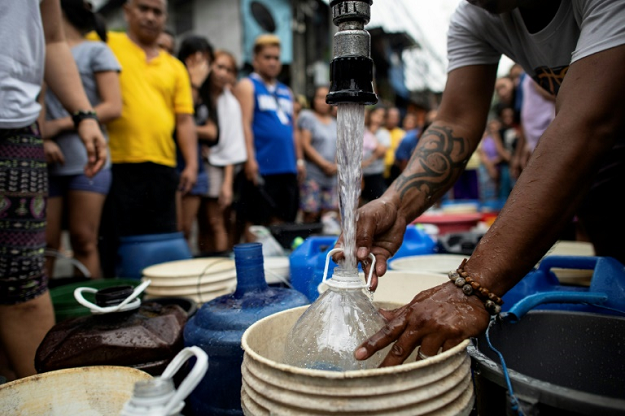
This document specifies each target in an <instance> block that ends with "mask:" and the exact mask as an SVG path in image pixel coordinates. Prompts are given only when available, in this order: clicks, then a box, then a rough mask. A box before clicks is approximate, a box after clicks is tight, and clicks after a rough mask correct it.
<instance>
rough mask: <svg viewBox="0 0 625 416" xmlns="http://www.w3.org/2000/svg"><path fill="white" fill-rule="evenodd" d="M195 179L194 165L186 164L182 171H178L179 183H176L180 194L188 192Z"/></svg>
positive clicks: (195, 168)
mask: <svg viewBox="0 0 625 416" xmlns="http://www.w3.org/2000/svg"><path fill="white" fill-rule="evenodd" d="M196 181H197V166H195V165H187V166H186V167H185V168H184V169H183V171H182V172H181V173H180V184H179V185H178V190H179V191H180V192H182V194H183V195H184V194H186V193H188V192H189V191H190V190H191V188H193V186H194V185H195V182H196Z"/></svg>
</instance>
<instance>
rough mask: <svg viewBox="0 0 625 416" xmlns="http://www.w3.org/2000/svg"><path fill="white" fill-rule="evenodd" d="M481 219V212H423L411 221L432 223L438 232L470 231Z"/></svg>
mask: <svg viewBox="0 0 625 416" xmlns="http://www.w3.org/2000/svg"><path fill="white" fill-rule="evenodd" d="M481 219H482V214H479V213H471V214H445V213H443V214H423V215H421V216H420V217H418V218H417V219H416V220H414V222H413V223H415V224H416V223H421V224H434V225H436V226H437V227H438V229H439V234H441V235H442V234H448V233H455V232H462V231H470V230H471V229H472V228H473V227H475V226H476V225H477V223H478V222H479V221H480V220H481Z"/></svg>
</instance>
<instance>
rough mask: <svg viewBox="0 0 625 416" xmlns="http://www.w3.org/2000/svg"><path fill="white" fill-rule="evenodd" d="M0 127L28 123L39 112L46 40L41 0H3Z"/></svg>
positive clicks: (0, 15) (0, 11)
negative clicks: (38, 97) (38, 100)
mask: <svg viewBox="0 0 625 416" xmlns="http://www.w3.org/2000/svg"><path fill="white" fill-rule="evenodd" d="M0 39H2V50H1V51H0V129H9V128H20V127H26V126H28V125H30V124H31V123H33V122H34V121H35V120H36V119H37V116H38V115H39V110H40V109H41V106H40V105H39V103H37V96H38V95H39V92H40V91H41V83H42V82H43V69H44V60H45V49H46V44H45V40H44V36H43V25H42V22H41V12H40V10H39V0H19V1H0Z"/></svg>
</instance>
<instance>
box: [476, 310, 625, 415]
mask: <svg viewBox="0 0 625 416" xmlns="http://www.w3.org/2000/svg"><path fill="white" fill-rule="evenodd" d="M489 337H490V341H491V343H492V345H493V347H495V348H496V349H497V350H499V352H500V353H501V354H502V355H503V357H504V359H505V362H506V366H507V368H508V374H509V377H510V380H511V384H512V388H513V390H514V394H515V396H516V397H517V398H518V399H519V402H520V405H521V406H520V407H521V410H522V411H523V414H524V415H541V416H543V415H602V416H604V415H625V318H623V317H617V316H608V315H599V314H593V313H584V312H571V311H551V310H542V311H531V312H529V313H528V314H526V315H524V316H523V317H522V318H521V320H520V321H518V322H517V323H512V322H510V321H509V320H506V319H503V320H499V321H498V322H496V323H495V324H493V325H492V326H491V328H490V330H489ZM469 354H470V355H471V358H472V365H473V370H474V378H475V383H476V394H477V410H478V414H479V415H480V416H490V415H496V416H500V415H504V414H506V413H508V414H512V413H511V412H510V410H509V409H508V408H509V404H508V400H507V384H506V380H505V376H504V372H503V371H502V366H501V364H500V360H499V357H498V355H497V354H496V353H495V352H493V351H492V350H491V349H490V348H489V345H488V342H487V339H486V336H485V335H482V336H481V337H479V338H477V339H475V340H474V345H473V346H470V347H469Z"/></svg>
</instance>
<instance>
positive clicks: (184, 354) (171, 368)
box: [161, 346, 208, 415]
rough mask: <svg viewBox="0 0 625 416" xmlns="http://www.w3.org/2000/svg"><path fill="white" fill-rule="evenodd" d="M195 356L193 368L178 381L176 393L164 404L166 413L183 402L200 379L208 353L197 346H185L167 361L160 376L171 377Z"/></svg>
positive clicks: (205, 368) (206, 362)
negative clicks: (178, 385) (180, 381)
mask: <svg viewBox="0 0 625 416" xmlns="http://www.w3.org/2000/svg"><path fill="white" fill-rule="evenodd" d="M192 357H196V361H195V364H194V365H193V369H191V372H190V373H189V374H188V375H187V377H186V378H185V379H184V380H183V381H182V383H180V387H179V388H178V390H176V393H175V394H174V395H173V396H172V398H171V400H170V402H169V403H168V404H167V405H166V406H165V409H164V410H165V413H164V414H166V415H168V414H169V413H170V412H171V411H172V410H174V408H176V407H177V406H178V405H179V404H180V403H181V402H183V401H184V400H185V399H186V398H187V396H188V395H189V394H191V392H192V391H193V390H194V389H195V388H196V387H197V385H198V384H199V383H200V381H202V379H203V378H204V375H205V374H206V371H207V370H208V355H206V352H204V350H202V349H201V348H199V347H195V346H193V347H187V348H184V349H183V350H182V351H180V352H179V353H178V354H177V355H176V356H175V357H174V359H173V360H172V361H171V362H170V363H169V365H168V366H167V368H165V371H163V374H161V378H163V379H171V378H172V377H173V376H174V375H175V374H176V373H177V372H178V370H180V368H181V367H182V365H183V364H184V363H185V362H186V361H187V360H188V359H190V358H192Z"/></svg>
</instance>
